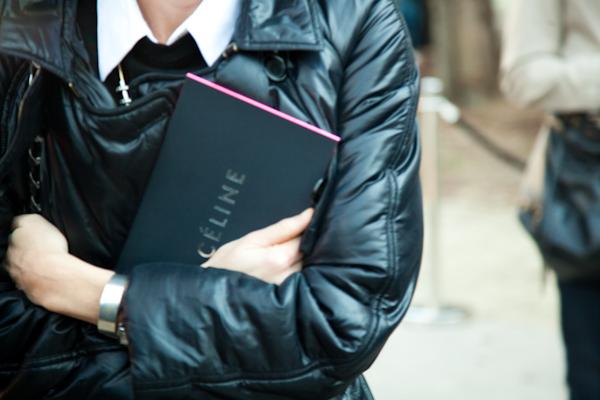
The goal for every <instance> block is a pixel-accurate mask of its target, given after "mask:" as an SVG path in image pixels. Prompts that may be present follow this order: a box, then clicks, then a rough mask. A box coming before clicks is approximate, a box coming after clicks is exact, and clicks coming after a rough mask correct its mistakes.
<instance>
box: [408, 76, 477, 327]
mask: <svg viewBox="0 0 600 400" xmlns="http://www.w3.org/2000/svg"><path fill="white" fill-rule="evenodd" d="M443 88H444V85H443V82H442V81H441V80H440V79H438V78H433V77H425V78H423V79H422V81H421V99H420V104H419V122H420V128H421V129H420V130H421V142H422V148H423V159H422V160H423V162H422V169H421V176H422V183H423V188H424V193H425V196H424V198H425V204H424V205H425V216H426V218H425V223H426V225H425V230H426V235H425V237H426V240H425V249H424V252H425V256H426V257H425V259H426V260H427V261H428V262H427V264H426V265H424V266H423V271H422V272H423V273H422V279H421V280H422V282H421V284H420V285H419V287H420V288H422V289H426V290H427V294H428V296H427V300H426V301H425V303H426V304H422V305H419V304H416V305H413V306H412V307H411V308H410V309H409V311H408V314H407V315H406V320H407V321H408V322H413V323H422V324H454V323H458V322H461V321H463V320H465V319H466V318H467V315H468V313H467V312H466V311H465V310H464V309H462V308H460V307H453V306H449V305H446V304H444V302H443V299H442V297H443V296H442V282H441V275H440V272H441V271H440V268H441V259H440V257H439V255H440V242H441V236H440V171H441V168H440V143H439V119H440V117H442V118H443V119H444V120H446V121H447V122H449V123H455V122H456V121H458V119H459V118H460V111H459V110H458V108H457V107H456V106H454V105H453V104H451V103H450V102H449V101H448V100H446V99H445V98H444V97H442V92H443Z"/></svg>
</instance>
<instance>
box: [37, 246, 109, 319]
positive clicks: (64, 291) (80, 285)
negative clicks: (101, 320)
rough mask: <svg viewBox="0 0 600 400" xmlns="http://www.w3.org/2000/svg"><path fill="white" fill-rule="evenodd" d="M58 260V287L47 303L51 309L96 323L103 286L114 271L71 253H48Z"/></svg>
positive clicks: (50, 260) (50, 258)
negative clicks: (85, 260)
mask: <svg viewBox="0 0 600 400" xmlns="http://www.w3.org/2000/svg"><path fill="white" fill-rule="evenodd" d="M48 261H49V262H51V263H56V264H55V265H57V267H58V266H59V267H60V268H56V269H55V270H56V271H60V276H58V277H57V280H56V282H57V285H58V287H56V288H54V289H53V290H52V291H51V295H50V296H49V297H50V298H49V299H48V304H47V305H44V307H45V308H47V309H48V310H50V311H53V312H56V313H59V314H63V315H66V316H69V317H72V318H76V319H79V320H82V321H85V322H89V323H91V324H94V325H95V324H96V322H97V320H98V315H99V304H100V296H101V294H102V290H103V289H104V286H105V285H106V283H107V282H108V281H109V280H110V278H111V277H112V276H113V275H114V272H112V271H109V270H106V269H103V268H99V267H96V266H94V265H91V264H88V263H86V262H84V261H82V260H80V259H78V258H77V257H74V256H72V255H70V254H56V255H53V256H49V260H48Z"/></svg>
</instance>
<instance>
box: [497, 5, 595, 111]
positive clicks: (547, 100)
mask: <svg viewBox="0 0 600 400" xmlns="http://www.w3.org/2000/svg"><path fill="white" fill-rule="evenodd" d="M564 3H565V2H564V1H563V0H527V1H513V2H512V3H511V8H510V10H509V13H508V17H507V20H506V26H505V31H504V44H503V54H502V66H501V75H502V77H501V88H502V91H503V92H504V94H505V95H506V96H507V98H508V99H509V100H511V101H514V102H515V103H517V104H519V105H521V106H537V107H540V108H543V109H544V110H546V111H550V112H573V111H591V112H596V111H598V110H600V73H599V71H600V48H596V51H588V52H585V53H584V52H580V53H579V54H572V55H569V56H565V55H563V53H564V52H563V48H562V47H563V45H564V44H565V43H567V39H569V40H570V39H572V38H565V35H566V34H567V33H568V31H567V30H568V29H569V28H568V25H567V22H566V17H565V12H566V10H564V9H563V8H564ZM590 12H591V13H592V14H593V10H590ZM590 18H593V17H590Z"/></svg>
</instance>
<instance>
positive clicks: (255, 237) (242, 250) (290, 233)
mask: <svg viewBox="0 0 600 400" xmlns="http://www.w3.org/2000/svg"><path fill="white" fill-rule="evenodd" d="M312 215H313V209H312V208H309V209H307V210H306V211H304V212H303V213H301V214H298V215H296V216H293V217H291V218H286V219H283V220H281V221H279V222H277V223H275V224H273V225H270V226H268V227H266V228H263V229H260V230H257V231H254V232H251V233H249V234H247V235H245V236H243V237H242V238H240V239H238V240H234V241H232V242H229V243H226V244H224V245H223V246H221V247H220V248H219V249H218V250H217V252H216V253H215V254H214V255H213V256H212V257H211V258H210V259H208V260H207V261H206V262H205V263H204V264H203V265H202V266H203V267H215V268H222V269H229V270H233V271H239V272H243V273H245V274H248V275H251V276H254V277H255V278H258V279H261V280H263V281H265V282H268V283H274V284H280V283H281V282H283V281H284V280H285V279H286V278H287V277H288V276H290V275H291V274H293V273H294V272H299V271H300V270H301V269H302V253H300V236H301V235H302V232H304V231H305V230H306V228H307V226H308V224H309V222H310V220H311V218H312Z"/></svg>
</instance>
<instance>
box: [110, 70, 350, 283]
mask: <svg viewBox="0 0 600 400" xmlns="http://www.w3.org/2000/svg"><path fill="white" fill-rule="evenodd" d="M338 141H339V138H338V137H337V136H335V135H333V134H331V133H328V132H325V131H324V130H322V129H319V128H317V127H315V126H312V125H309V124H307V123H305V122H303V121H300V120H297V119H295V118H293V117H291V116H289V115H286V114H284V113H282V112H280V111H278V110H275V109H272V108H270V107H268V106H266V105H264V104H261V103H258V102H256V101H255V100H252V99H250V98H247V97H245V96H243V95H241V94H239V93H236V92H234V91H231V90H229V89H227V88H224V87H222V86H219V85H217V84H215V83H213V82H210V81H208V80H206V79H203V78H200V77H198V76H195V75H192V74H188V79H186V82H185V83H184V85H183V89H182V92H181V95H180V97H179V100H178V103H177V106H176V109H175V112H174V114H173V116H172V118H171V121H170V123H169V127H168V129H167V133H166V136H165V139H164V142H163V144H162V147H161V150H160V154H159V156H158V159H157V161H156V164H155V166H154V170H153V171H152V174H151V176H150V179H149V182H148V185H147V188H146V191H145V193H144V196H143V199H142V202H141V204H140V207H139V209H138V212H137V215H136V217H135V220H134V222H133V225H132V228H131V230H130V233H129V236H128V238H127V241H126V243H125V246H124V248H123V251H122V253H121V255H120V258H119V262H118V266H117V270H118V271H121V272H125V271H127V270H128V269H130V268H131V267H132V266H134V265H138V264H143V263H149V262H177V263H186V264H197V265H199V264H201V263H202V262H204V261H205V260H206V259H207V257H209V256H210V255H211V253H213V252H214V251H215V249H217V248H218V247H219V246H221V245H223V244H225V243H227V242H229V241H231V240H234V239H238V238H240V237H241V236H243V235H244V234H246V233H248V232H250V231H253V230H256V229H259V228H263V227H265V226H268V225H270V224H272V223H274V222H276V221H278V220H280V219H282V218H285V217H288V216H292V215H294V214H296V213H298V212H300V211H302V210H304V209H305V208H307V207H309V206H311V204H312V200H311V198H312V194H313V190H314V188H315V184H316V183H317V182H318V181H319V180H320V179H321V178H322V177H323V176H324V175H325V173H326V169H327V166H328V164H329V162H330V160H331V157H332V155H333V152H334V149H335V146H336V143H337V142H338Z"/></svg>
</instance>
